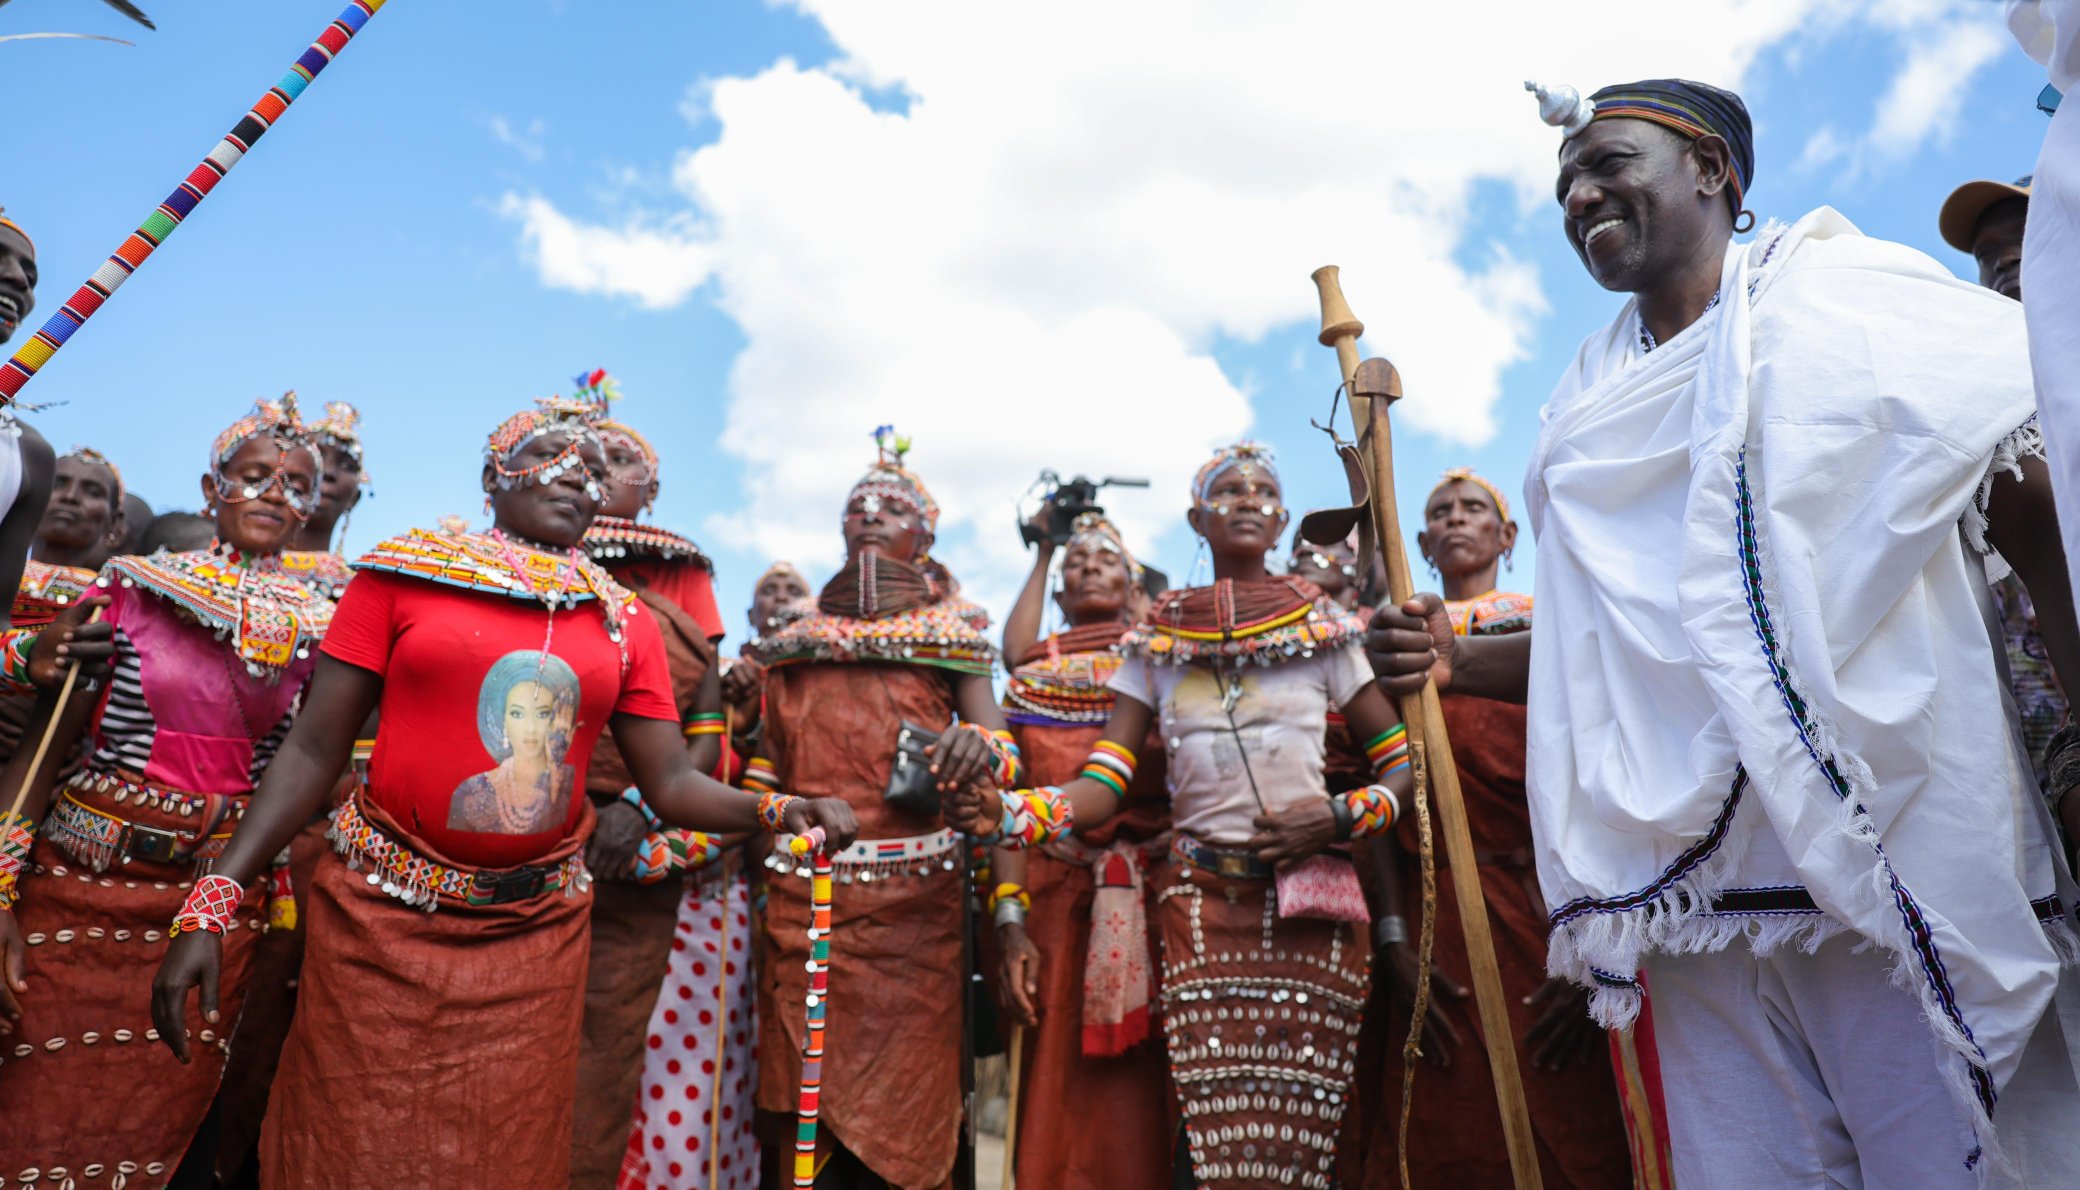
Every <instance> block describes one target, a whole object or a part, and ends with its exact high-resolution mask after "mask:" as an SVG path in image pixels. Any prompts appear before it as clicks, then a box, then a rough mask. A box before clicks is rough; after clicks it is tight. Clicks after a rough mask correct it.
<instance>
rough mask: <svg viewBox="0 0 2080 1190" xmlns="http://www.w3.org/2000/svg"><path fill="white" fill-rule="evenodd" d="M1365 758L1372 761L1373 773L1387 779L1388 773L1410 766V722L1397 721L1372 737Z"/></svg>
mask: <svg viewBox="0 0 2080 1190" xmlns="http://www.w3.org/2000/svg"><path fill="white" fill-rule="evenodd" d="M1365 759H1367V760H1369V761H1371V762H1372V775H1373V776H1375V777H1378V778H1380V779H1381V780H1385V779H1386V776H1387V774H1389V773H1393V772H1398V771H1400V770H1401V769H1404V768H1407V767H1408V724H1406V723H1396V724H1395V725H1394V726H1393V727H1390V728H1388V729H1387V730H1386V731H1383V732H1380V733H1379V734H1378V735H1376V736H1374V737H1372V742H1371V743H1369V744H1367V745H1365Z"/></svg>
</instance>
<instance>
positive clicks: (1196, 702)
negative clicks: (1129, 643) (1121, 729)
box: [1110, 639, 1372, 847]
mask: <svg viewBox="0 0 2080 1190" xmlns="http://www.w3.org/2000/svg"><path fill="white" fill-rule="evenodd" d="M1223 678H1225V680H1226V681H1227V683H1228V684H1229V685H1230V686H1231V687H1233V686H1239V687H1240V690H1239V693H1238V695H1237V697H1236V700H1235V707H1234V715H1235V720H1234V725H1233V726H1232V727H1231V726H1230V725H1229V722H1228V715H1227V713H1226V712H1224V711H1223V710H1222V709H1221V692H1222V680H1223ZM1371 681H1372V667H1371V666H1369V665H1367V664H1366V663H1365V655H1364V651H1363V649H1362V648H1361V647H1360V644H1359V642H1358V641H1357V640H1356V639H1352V640H1351V641H1349V642H1348V643H1346V644H1343V645H1338V646H1336V647H1334V648H1330V649H1325V650H1322V651H1321V652H1319V653H1317V654H1315V655H1314V656H1313V657H1309V658H1294V659H1292V660H1290V661H1285V662H1282V663H1280V664H1278V665H1269V666H1265V665H1238V666H1235V667H1233V668H1231V669H1227V670H1226V671H1225V672H1224V674H1221V675H1216V673H1215V672H1214V670H1213V668H1212V667H1210V666H1207V665H1203V664H1193V665H1157V664H1154V663H1151V662H1150V661H1148V660H1147V659H1146V658H1132V659H1129V660H1128V661H1127V662H1126V663H1125V664H1123V665H1121V666H1120V667H1119V672H1118V673H1116V674H1114V675H1113V678H1112V681H1111V683H1110V685H1111V688H1112V691H1113V693H1115V694H1119V695H1122V696H1124V697H1127V698H1131V699H1133V700H1134V701H1135V702H1138V703H1141V704H1142V705H1143V706H1146V707H1149V708H1150V709H1152V710H1153V711H1155V713H1156V726H1157V730H1158V731H1160V732H1161V733H1162V737H1163V750H1164V751H1165V752H1166V753H1168V754H1169V758H1170V767H1169V786H1170V811H1171V816H1172V818H1173V820H1174V821H1175V822H1176V824H1177V829H1178V830H1179V831H1181V832H1183V833H1184V834H1187V835H1190V836H1192V837H1193V838H1195V839H1197V840H1199V841H1200V842H1202V843H1209V844H1213V845H1215V846H1220V847H1240V846H1242V845H1243V844H1244V843H1246V842H1248V841H1249V837H1250V836H1251V835H1253V834H1255V833H1257V832H1256V828H1255V827H1254V826H1252V825H1251V822H1252V820H1253V819H1255V818H1256V816H1257V814H1258V808H1257V799H1258V797H1262V799H1263V805H1264V809H1266V810H1271V811H1278V810H1282V809H1284V808H1286V807H1288V806H1293V805H1297V804H1299V803H1301V802H1304V801H1306V800H1308V799H1309V798H1321V797H1327V796H1328V792H1329V791H1328V787H1327V786H1326V785H1324V784H1323V783H1322V749H1323V742H1324V736H1325V733H1326V730H1327V727H1328V715H1329V708H1330V707H1332V706H1335V707H1341V706H1343V704H1344V703H1346V702H1348V701H1350V700H1351V699H1353V698H1355V697H1357V695H1358V692H1359V691H1361V690H1363V689H1364V688H1365V686H1366V685H1367V684H1368V683H1370V682H1371ZM1238 736H1239V738H1240V740H1241V745H1242V746H1241V748H1239V749H1238V748H1237V747H1236V741H1237V738H1238ZM1245 753H1246V754H1247V756H1248V761H1249V763H1248V766H1247V767H1246V768H1245V766H1244V764H1243V757H1244V755H1245ZM1252 776H1254V777H1255V778H1256V794H1255V795H1252V793H1251V791H1250V778H1251V777H1252Z"/></svg>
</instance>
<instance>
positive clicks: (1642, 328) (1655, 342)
mask: <svg viewBox="0 0 2080 1190" xmlns="http://www.w3.org/2000/svg"><path fill="white" fill-rule="evenodd" d="M1718 304H1719V295H1718V294H1716V293H1715V294H1713V295H1712V300H1711V301H1708V302H1706V303H1705V304H1704V313H1703V314H1699V315H1698V317H1699V318H1703V317H1704V315H1705V314H1710V313H1711V312H1712V309H1713V307H1715V306H1717V305H1718ZM1633 317H1635V318H1638V319H1639V350H1640V354H1641V355H1645V354H1646V353H1647V352H1649V351H1652V350H1654V349H1655V348H1656V347H1659V346H1661V340H1659V339H1656V338H1655V337H1654V332H1653V331H1650V330H1648V329H1647V319H1646V316H1645V315H1642V314H1634V315H1633Z"/></svg>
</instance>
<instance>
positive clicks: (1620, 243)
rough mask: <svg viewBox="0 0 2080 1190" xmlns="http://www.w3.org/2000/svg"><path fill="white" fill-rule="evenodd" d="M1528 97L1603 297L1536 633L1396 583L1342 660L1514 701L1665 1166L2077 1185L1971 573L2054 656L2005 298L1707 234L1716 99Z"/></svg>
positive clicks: (2074, 1147) (1546, 478) (2058, 1040)
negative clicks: (1626, 1028) (1410, 594)
mask: <svg viewBox="0 0 2080 1190" xmlns="http://www.w3.org/2000/svg"><path fill="white" fill-rule="evenodd" d="M1537 90H1538V91H1539V94H1540V104H1541V113H1542V114H1543V115H1544V116H1545V117H1546V118H1547V120H1548V122H1549V123H1553V124H1556V125H1558V126H1560V127H1562V129H1563V131H1564V132H1565V134H1566V139H1565V141H1564V142H1563V145H1562V148H1561V150H1560V170H1559V178H1558V185H1557V192H1556V197H1557V199H1558V201H1559V203H1560V206H1561V208H1562V211H1563V226H1564V229H1565V233H1566V235H1567V238H1568V240H1569V242H1570V244H1571V245H1572V246H1573V247H1574V248H1575V250H1576V252H1577V254H1578V255H1579V256H1580V257H1581V259H1582V262H1583V264H1584V266H1585V267H1586V268H1587V269H1588V271H1589V273H1590V275H1591V276H1592V277H1594V278H1595V279H1596V281H1597V282H1598V283H1599V284H1601V285H1602V286H1604V287H1605V288H1606V289H1609V290H1611V291H1613V292H1617V293H1624V294H1628V295H1630V300H1628V301H1627V302H1626V304H1625V305H1624V307H1623V308H1622V309H1621V310H1620V311H1619V312H1618V315H1617V317H1616V318H1615V319H1614V320H1613V321H1612V322H1611V324H1610V326H1609V327H1608V328H1606V329H1605V330H1603V331H1600V332H1598V333H1596V334H1594V335H1591V336H1590V337H1589V338H1588V340H1586V341H1585V342H1584V343H1583V344H1582V347H1581V350H1580V352H1579V353H1578V354H1577V356H1576V359H1575V361H1574V363H1573V365H1572V366H1571V367H1570V368H1569V369H1568V372H1567V374H1566V375H1565V376H1564V377H1563V378H1562V379H1561V381H1560V383H1559V385H1558V386H1557V388H1556V389H1555V391H1554V393H1553V397H1552V399H1551V401H1550V402H1549V404H1548V405H1547V407H1546V409H1545V411H1544V415H1543V421H1544V424H1543V426H1542V429H1541V432H1540V435H1539V438H1538V441H1537V444H1536V446H1535V447H1534V449H1533V456H1532V462H1531V467H1530V471H1529V473H1528V475H1527V476H1526V479H1525V498H1526V505H1527V506H1528V509H1529V511H1530V519H1531V524H1532V527H1533V529H1534V531H1535V532H1536V533H1537V534H1538V549H1539V565H1538V579H1537V591H1536V596H1537V601H1538V606H1539V615H1540V620H1539V627H1538V628H1536V629H1535V630H1534V631H1533V632H1530V633H1522V634H1518V635H1517V636H1515V637H1496V638H1489V639H1472V638H1454V637H1453V636H1452V635H1451V634H1450V631H1449V627H1448V625H1447V624H1446V623H1445V621H1443V619H1442V618H1441V616H1440V615H1439V614H1438V613H1439V612H1440V611H1441V609H1439V608H1438V607H1437V606H1436V604H1435V603H1434V600H1433V599H1432V598H1431V597H1424V599H1423V600H1422V601H1419V602H1418V603H1414V604H1411V605H1409V606H1408V607H1405V608H1402V609H1389V610H1388V611H1386V612H1383V613H1382V614H1381V616H1380V617H1379V619H1378V620H1377V621H1376V622H1375V630H1374V632H1373V639H1372V648H1373V654H1374V663H1375V666H1376V668H1377V669H1378V670H1379V672H1380V673H1381V674H1382V677H1383V679H1385V681H1386V683H1387V685H1388V686H1389V688H1390V689H1397V690H1398V689H1405V688H1407V686H1408V685H1409V684H1410V683H1411V681H1413V682H1415V683H1416V684H1420V680H1421V675H1423V674H1425V673H1433V674H1434V676H1436V677H1438V678H1439V679H1440V680H1442V681H1443V682H1445V683H1447V684H1449V685H1450V686H1451V688H1452V689H1455V690H1460V691H1463V692H1467V693H1474V694H1486V695H1489V696H1491V697H1497V696H1499V697H1516V698H1522V699H1525V700H1526V701H1527V703H1528V710H1529V720H1530V758H1529V766H1528V767H1529V786H1530V801H1531V809H1532V822H1533V827H1534V831H1535V834H1536V839H1537V845H1538V846H1537V850H1538V870H1539V875H1540V879H1541V882H1542V884H1543V887H1544V893H1545V897H1546V901H1547V904H1548V905H1550V906H1552V907H1553V912H1552V922H1553V934H1552V940H1551V948H1550V963H1551V967H1552V970H1553V973H1554V974H1556V975H1561V976H1566V977H1569V978H1572V979H1575V980H1577V981H1579V982H1581V983H1583V984H1585V985H1586V986H1589V987H1590V988H1591V989H1592V996H1591V1011H1592V1012H1593V1013H1594V1015H1595V1016H1596V1017H1597V1019H1598V1020H1600V1021H1601V1022H1603V1023H1604V1024H1606V1025H1609V1026H1618V1025H1623V1024H1625V1023H1628V1022H1629V1021H1631V1020H1632V1019H1633V1018H1634V1017H1635V1016H1636V1015H1637V1014H1638V1012H1639V1011H1640V1009H1641V1005H1642V1003H1643V1002H1648V1001H1650V1002H1651V1011H1652V1012H1653V1014H1654V1025H1655V1032H1656V1035H1657V1038H1658V1040H1659V1045H1660V1051H1661V1052H1660V1059H1661V1069H1662V1077H1663V1082H1664V1090H1665V1093H1666V1098H1667V1103H1668V1115H1669V1121H1670V1129H1671V1134H1672V1142H1673V1145H1672V1147H1673V1149H1674V1154H1675V1162H1676V1169H1677V1173H1676V1180H1677V1182H1678V1184H1680V1185H1683V1186H1685V1187H1688V1188H1691V1190H1696V1188H1700V1187H1720V1186H1725V1187H1749V1186H1761V1185H1768V1186H1778V1185H1783V1186H1865V1185H1869V1186H1873V1187H1876V1186H1916V1187H1922V1186H1930V1187H1934V1186H1959V1187H1964V1186H1976V1185H2032V1186H2051V1185H2059V1186H2072V1185H2080V1126H2076V1125H2075V1123H2074V1121H2076V1120H2080V1081H2076V1076H2075V1058H2074V1054H2075V1048H2076V1047H2075V1043H2080V983H2076V981H2075V980H2074V978H2073V977H2072V975H2071V974H2070V973H2069V972H2068V971H2067V970H2066V969H2065V966H2064V963H2063V962H2062V958H2063V957H2065V956H2070V955H2072V954H2073V949H2074V948H2073V940H2074V937H2075V935H2074V934H2073V932H2072V931H2073V923H2072V919H2071V913H2072V909H2073V903H2074V886H2073V882H2072V879H2071V877H2070V875H2069V873H2068V871H2067V868H2066V864H2065V861H2064V859H2063V857H2061V856H2060V855H2059V854H2058V852H2057V848H2056V846H2055V845H2054V843H2053V842H2052V840H2053V839H2054V837H2055V834H2054V831H2053V829H2052V823H2051V820H2050V813H2049V810H2048V809H2047V807H2046V806H2045V805H2044V803H2043V800H2042V798H2041V797H2039V796H2038V794H2037V793H2036V790H2035V786H2034V780H2033V777H2032V775H2031V773H2030V770H2029V766H2028V762H2027V758H2026V756H2025V755H2024V753H2023V751H2022V749H2021V743H2020V738H2019V735H2018V734H2017V732H2016V729H2015V723H2014V720H2013V717H2012V712H2011V710H2010V708H2009V705H2008V703H2007V701H2006V699H2005V698H2004V697H2003V695H2002V693H2001V689H2000V685H1999V679H1998V670H1997V666H1996V664H1995V648H1996V644H1995V638H1994V635H1993V633H1992V631H1991V629H1990V619H1991V617H1990V608H1989V604H1988V599H1987V585H1986V579H1985V561H1984V559H1985V557H1986V556H1987V555H1988V554H1989V553H1990V552H1992V551H1995V550H1998V551H1999V552H2000V553H2001V554H2002V555H2003V556H2004V557H2005V558H2006V561H2007V562H2008V563H2009V564H2012V565H2013V566H2014V568H2015V570H2016V572H2017V573H2018V574H2019V575H2020V576H2021V577H2022V579H2023V581H2024V582H2025V583H2026V584H2027V585H2028V587H2029V589H2030V592H2031V594H2032V595H2033V596H2035V597H2036V600H2037V606H2038V609H2039V615H2040V622H2041V623H2042V625H2043V629H2044V635H2045V638H2046V641H2047V644H2048V646H2049V648H2050V650H2051V653H2052V658H2053V662H2054V664H2055V665H2056V666H2057V668H2058V669H2059V670H2060V672H2061V673H2063V674H2064V675H2065V676H2066V677H2067V678H2068V680H2069V681H2070V680H2075V679H2080V632H2076V630H2075V626H2074V619H2073V612H2072V597H2071V591H2070V590H2069V588H2068V586H2067V582H2066V573H2065V560H2064V554H2063V551H2062V550H2061V549H2060V548H2059V545H2058V541H2059V539H2058V534H2057V528H2056V515H2055V512H2054V511H2053V510H2052V507H2051V496H2050V487H2049V481H2048V478H2047V475H2046V472H2045V468H2044V464H2043V459H2042V457H2041V456H2042V447H2041V441H2040V439H2039V437H2038V435H2037V432H2036V428H2035V425H2034V421H2033V417H2034V404H2033V399H2032V391H2031V380H2030V372H2029V366H2028V362H2027V359H2028V357H2027V350H2026V346H2025V338H2024V337H2025V332H2024V328H2023V321H2022V312H2021V308H2020V307H2019V306H2017V305H2016V304H2015V303H2013V302H2011V301H2008V300H2006V299H2003V298H2001V297H1998V296H1996V295H1994V294H1992V293H1989V292H1986V291H1984V290H1981V289H1979V288H1977V287H1975V286H1972V285H1969V284H1967V283H1965V282H1962V281H1958V280H1956V279H1955V278H1953V277H1952V276H1951V275H1950V274H1949V273H1948V272H1947V271H1946V270H1944V269H1942V268H1941V267H1940V266H1938V265H1937V264H1936V263H1935V262H1933V261H1931V260H1929V259H1928V258H1926V257H1925V256H1922V255H1921V254H1919V253H1917V252H1914V251H1912V250H1910V249H1907V248H1904V247H1902V246H1899V245H1897V244H1891V243H1886V242H1883V241H1879V240H1873V239H1870V238H1869V237H1866V236H1864V235H1862V234H1861V233H1859V232H1858V231H1857V230H1856V228H1855V227H1853V226H1852V225H1851V224H1850V223H1849V222H1848V220H1846V219H1844V218H1843V217H1842V216H1841V215H1839V214H1837V213H1836V212H1834V211H1832V210H1829V209H1825V208H1823V209H1821V210H1818V211H1815V212H1813V213H1811V214H1809V215H1806V216H1805V217H1804V218H1802V219H1800V220H1798V221H1797V222H1796V223H1794V224H1792V225H1790V226H1784V225H1781V224H1775V223H1772V224H1770V225H1769V226H1766V227H1763V228H1762V229H1761V231H1760V233H1759V234H1757V235H1756V236H1755V238H1754V239H1753V240H1752V241H1750V242H1737V241H1735V239H1734V236H1735V233H1736V231H1737V230H1738V231H1746V230H1748V229H1749V228H1751V227H1752V226H1753V217H1752V216H1750V215H1749V214H1748V213H1747V212H1746V210H1745V205H1744V202H1745V196H1746V194H1747V192H1748V189H1749V186H1750V183H1751V182H1752V180H1753V171H1754V159H1753V150H1752V147H1751V145H1752V130H1751V127H1750V124H1749V120H1748V114H1747V110H1746V108H1745V106H1744V105H1743V104H1742V103H1741V101H1740V99H1739V97H1738V96H1735V95H1733V94H1731V93H1729V92H1726V91H1723V90H1720V89H1718V88H1715V87H1709V86H1706V85H1704V84H1699V83H1692V82H1688V81H1685V80H1680V79H1660V80H1649V81H1646V82H1641V83H1634V84H1627V85H1624V86H1620V87H1610V88H1605V89H1604V90H1603V91H1599V92H1597V93H1596V94H1595V95H1594V96H1592V97H1590V99H1588V100H1582V99H1580V98H1579V97H1578V96H1577V95H1576V93H1575V92H1573V91H1572V90H1571V89H1567V88H1552V89H1546V88H1537ZM2047 609H2048V610H2047ZM1534 642H1535V643H1534ZM1642 972H1644V985H1645V988H1646V989H1649V990H1650V991H1651V996H1646V997H1643V995H1642V977H1641V973H1642Z"/></svg>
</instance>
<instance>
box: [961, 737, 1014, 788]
mask: <svg viewBox="0 0 2080 1190" xmlns="http://www.w3.org/2000/svg"><path fill="white" fill-rule="evenodd" d="M961 727H962V728H963V729H964V730H967V731H972V732H975V733H977V734H978V735H980V736H981V737H982V738H983V741H984V742H985V743H987V744H988V745H989V756H990V770H989V771H990V775H991V776H992V777H995V778H996V779H997V788H999V789H1010V788H1012V787H1013V786H1015V785H1017V784H1018V778H1019V764H1020V756H1019V751H1018V741H1017V740H1015V739H1013V738H1011V733H1010V732H1008V731H1006V730H1004V729H1003V728H1001V727H998V728H988V727H984V726H983V725H981V724H980V723H963V724H961Z"/></svg>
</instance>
